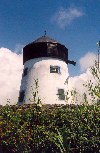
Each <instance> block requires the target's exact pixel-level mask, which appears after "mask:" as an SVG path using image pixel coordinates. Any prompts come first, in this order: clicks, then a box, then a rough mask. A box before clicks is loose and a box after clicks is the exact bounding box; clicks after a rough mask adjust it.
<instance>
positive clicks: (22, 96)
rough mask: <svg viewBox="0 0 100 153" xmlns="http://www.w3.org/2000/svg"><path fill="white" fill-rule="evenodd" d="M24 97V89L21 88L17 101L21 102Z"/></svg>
mask: <svg viewBox="0 0 100 153" xmlns="http://www.w3.org/2000/svg"><path fill="white" fill-rule="evenodd" d="M24 97H25V91H24V90H22V91H20V94H19V98H18V101H19V102H20V103H22V102H23V101H24Z"/></svg>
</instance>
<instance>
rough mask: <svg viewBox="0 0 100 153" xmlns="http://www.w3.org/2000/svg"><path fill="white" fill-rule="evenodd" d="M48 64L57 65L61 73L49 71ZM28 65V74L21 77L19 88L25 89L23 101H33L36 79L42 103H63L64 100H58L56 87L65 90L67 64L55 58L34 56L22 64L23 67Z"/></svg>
mask: <svg viewBox="0 0 100 153" xmlns="http://www.w3.org/2000/svg"><path fill="white" fill-rule="evenodd" d="M50 65H52V66H59V67H60V71H61V74H58V73H50ZM26 67H28V74H27V75H26V76H25V77H23V78H22V81H21V88H20V91H21V90H25V98H24V100H25V103H32V102H33V94H32V92H33V91H35V87H36V86H35V81H34V79H38V85H39V87H38V95H37V96H39V97H40V99H41V100H42V102H43V103H48V104H65V101H64V100H59V98H58V95H57V93H58V89H64V90H65V91H66V90H67V84H65V81H66V79H67V78H68V76H69V74H68V68H67V64H66V63H65V62H64V61H62V60H60V59H55V58H48V57H43V58H35V59H31V60H29V61H27V62H25V64H24V69H25V68H26Z"/></svg>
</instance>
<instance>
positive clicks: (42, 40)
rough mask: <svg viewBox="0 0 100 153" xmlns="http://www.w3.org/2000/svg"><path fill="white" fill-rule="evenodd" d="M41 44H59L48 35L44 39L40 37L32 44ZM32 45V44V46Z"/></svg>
mask: <svg viewBox="0 0 100 153" xmlns="http://www.w3.org/2000/svg"><path fill="white" fill-rule="evenodd" d="M39 42H51V43H58V42H57V41H56V40H54V39H52V38H50V37H48V36H47V35H44V36H42V37H39V38H38V39H36V40H35V41H33V42H32V43H39ZM32 43H31V44H32Z"/></svg>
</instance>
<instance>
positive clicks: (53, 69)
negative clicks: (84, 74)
mask: <svg viewBox="0 0 100 153" xmlns="http://www.w3.org/2000/svg"><path fill="white" fill-rule="evenodd" d="M50 73H57V74H61V67H60V66H54V65H50Z"/></svg>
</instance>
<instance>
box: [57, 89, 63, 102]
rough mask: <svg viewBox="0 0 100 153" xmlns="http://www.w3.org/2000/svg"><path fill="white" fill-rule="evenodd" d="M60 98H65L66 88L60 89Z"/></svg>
mask: <svg viewBox="0 0 100 153" xmlns="http://www.w3.org/2000/svg"><path fill="white" fill-rule="evenodd" d="M57 95H59V99H60V100H65V94H64V89H58V94H57Z"/></svg>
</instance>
